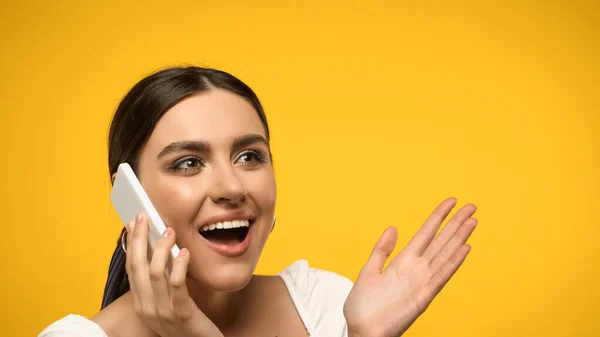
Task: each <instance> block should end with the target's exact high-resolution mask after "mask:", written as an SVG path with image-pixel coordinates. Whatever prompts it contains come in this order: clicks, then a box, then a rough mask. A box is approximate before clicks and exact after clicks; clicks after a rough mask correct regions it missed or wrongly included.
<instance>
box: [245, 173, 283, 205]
mask: <svg viewBox="0 0 600 337" xmlns="http://www.w3.org/2000/svg"><path fill="white" fill-rule="evenodd" d="M246 186H247V188H248V192H249V193H250V194H252V196H253V199H254V201H255V202H256V203H257V206H258V207H259V208H260V211H261V212H263V213H264V212H267V213H268V212H273V211H274V209H275V201H276V199H277V186H276V184H275V176H274V175H273V171H266V172H263V173H262V174H259V175H255V176H254V177H252V178H251V179H249V180H248V182H247V185H246Z"/></svg>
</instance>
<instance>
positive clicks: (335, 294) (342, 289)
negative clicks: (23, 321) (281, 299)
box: [279, 260, 353, 337]
mask: <svg viewBox="0 0 600 337" xmlns="http://www.w3.org/2000/svg"><path fill="white" fill-rule="evenodd" d="M279 275H280V276H281V278H282V279H283V281H284V283H285V284H286V286H287V288H288V291H289V293H290V297H291V298H292V301H293V302H294V304H295V305H296V310H297V311H298V314H299V315H300V318H301V319H302V321H303V323H304V326H305V327H306V329H307V331H308V333H309V335H310V336H311V337H346V336H347V335H348V327H347V325H346V319H345V317H344V313H343V308H344V302H345V301H346V298H347V297H348V294H349V293H350V289H352V286H353V283H352V281H350V280H349V279H348V278H346V277H343V276H341V275H338V274H335V273H332V272H329V271H325V270H320V269H315V268H310V267H309V266H308V262H306V261H305V260H300V261H297V262H295V263H294V264H292V265H290V266H289V267H287V268H286V269H285V270H283V271H282V272H281V273H280V274H279Z"/></svg>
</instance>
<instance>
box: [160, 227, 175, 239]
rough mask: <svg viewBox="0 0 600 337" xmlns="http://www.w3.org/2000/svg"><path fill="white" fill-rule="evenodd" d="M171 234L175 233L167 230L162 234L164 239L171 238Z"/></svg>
mask: <svg viewBox="0 0 600 337" xmlns="http://www.w3.org/2000/svg"><path fill="white" fill-rule="evenodd" d="M171 234H173V231H172V230H171V228H167V229H165V231H164V232H163V233H162V237H163V238H168V237H169V236H171Z"/></svg>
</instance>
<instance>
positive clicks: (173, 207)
mask: <svg viewBox="0 0 600 337" xmlns="http://www.w3.org/2000/svg"><path fill="white" fill-rule="evenodd" d="M148 196H149V197H150V199H151V200H152V202H153V204H154V207H155V208H156V210H157V211H158V213H159V214H160V216H161V218H162V219H163V221H164V222H165V225H166V226H168V227H172V228H173V229H175V231H176V232H177V231H180V230H183V229H185V228H186V227H190V225H191V223H192V221H193V219H194V217H195V215H196V214H197V206H198V205H199V202H198V200H197V199H198V196H197V195H194V188H193V186H192V184H189V183H185V182H177V181H172V180H170V179H164V180H162V181H160V179H157V180H155V182H154V183H153V184H152V186H150V187H149V188H148ZM190 228H191V227H190Z"/></svg>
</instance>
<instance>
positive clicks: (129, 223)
mask: <svg viewBox="0 0 600 337" xmlns="http://www.w3.org/2000/svg"><path fill="white" fill-rule="evenodd" d="M132 230H133V220H131V221H129V222H128V223H127V231H132Z"/></svg>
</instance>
